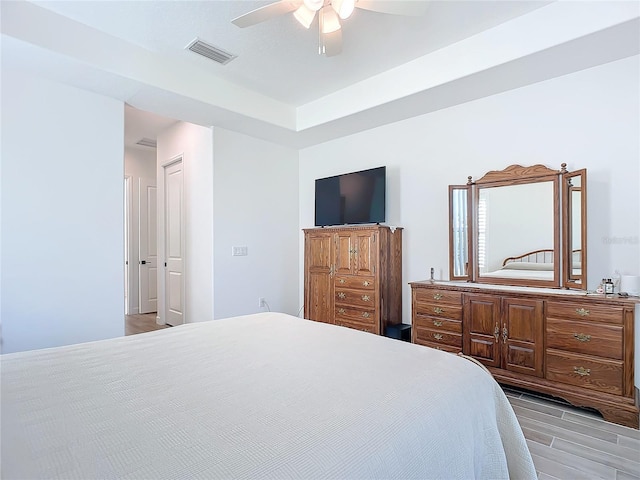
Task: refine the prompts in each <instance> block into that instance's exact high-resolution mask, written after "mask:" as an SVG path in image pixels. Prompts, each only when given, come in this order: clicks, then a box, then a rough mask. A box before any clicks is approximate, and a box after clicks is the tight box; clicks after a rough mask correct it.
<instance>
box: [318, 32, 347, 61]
mask: <svg viewBox="0 0 640 480" xmlns="http://www.w3.org/2000/svg"><path fill="white" fill-rule="evenodd" d="M322 46H323V48H324V52H323V53H324V54H325V55H326V56H327V57H333V56H334V55H338V54H339V53H340V52H342V29H340V30H336V31H335V32H331V33H323V34H322Z"/></svg>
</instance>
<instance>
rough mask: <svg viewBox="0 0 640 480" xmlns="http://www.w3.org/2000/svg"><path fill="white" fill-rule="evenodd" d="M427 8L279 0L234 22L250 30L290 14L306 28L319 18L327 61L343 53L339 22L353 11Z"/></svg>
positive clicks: (399, 1)
mask: <svg viewBox="0 0 640 480" xmlns="http://www.w3.org/2000/svg"><path fill="white" fill-rule="evenodd" d="M426 7H427V2H426V1H421V0H393V1H391V0H279V1H277V2H274V3H270V4H269V5H265V6H264V7H260V8H257V9H256V10H252V11H251V12H249V13H245V14H244V15H240V16H239V17H237V18H234V19H233V20H232V21H231V22H232V23H233V24H235V25H237V26H238V27H242V28H244V27H250V26H251V25H255V24H257V23H260V22H264V21H266V20H270V19H271V18H274V17H277V16H279V15H284V14H286V13H289V12H293V16H294V17H295V18H296V20H298V22H300V23H301V24H302V25H303V26H304V27H305V28H309V27H311V24H312V23H313V21H314V20H315V18H316V14H317V17H318V53H319V54H321V55H323V54H324V55H326V56H328V57H330V56H333V55H337V54H339V53H340V52H341V51H342V32H341V28H342V26H341V24H340V20H346V19H347V18H349V17H350V16H351V14H352V13H353V10H354V8H361V9H363V10H371V11H374V12H379V13H388V14H392V15H410V16H419V15H423V14H424V12H425V10H426Z"/></svg>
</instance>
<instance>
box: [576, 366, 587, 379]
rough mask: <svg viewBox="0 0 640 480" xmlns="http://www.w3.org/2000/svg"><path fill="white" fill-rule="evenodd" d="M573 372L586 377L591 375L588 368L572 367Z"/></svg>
mask: <svg viewBox="0 0 640 480" xmlns="http://www.w3.org/2000/svg"><path fill="white" fill-rule="evenodd" d="M573 372H574V373H577V374H578V375H580V376H581V377H588V376H589V375H591V369H590V368H584V367H573Z"/></svg>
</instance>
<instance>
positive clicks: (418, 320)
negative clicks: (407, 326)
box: [413, 313, 462, 333]
mask: <svg viewBox="0 0 640 480" xmlns="http://www.w3.org/2000/svg"><path fill="white" fill-rule="evenodd" d="M413 320H414V324H415V326H416V327H417V328H430V329H432V330H437V331H443V330H444V331H447V332H454V333H462V322H460V321H458V320H450V319H447V318H438V317H430V316H426V315H422V314H420V313H419V314H416V315H414V317H413Z"/></svg>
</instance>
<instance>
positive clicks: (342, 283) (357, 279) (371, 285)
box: [335, 275, 375, 290]
mask: <svg viewBox="0 0 640 480" xmlns="http://www.w3.org/2000/svg"><path fill="white" fill-rule="evenodd" d="M335 286H336V289H337V288H349V289H357V290H374V289H375V277H363V276H353V275H349V276H343V275H337V276H336V279H335Z"/></svg>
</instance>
